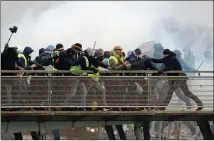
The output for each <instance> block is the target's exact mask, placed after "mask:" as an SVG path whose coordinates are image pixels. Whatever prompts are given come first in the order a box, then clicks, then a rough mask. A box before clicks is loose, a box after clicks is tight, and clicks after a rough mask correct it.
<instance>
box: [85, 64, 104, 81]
mask: <svg viewBox="0 0 214 141" xmlns="http://www.w3.org/2000/svg"><path fill="white" fill-rule="evenodd" d="M97 69H98V72H97V73H95V74H88V77H90V78H91V79H93V80H94V81H99V79H100V73H99V71H100V70H101V67H98V68H97Z"/></svg>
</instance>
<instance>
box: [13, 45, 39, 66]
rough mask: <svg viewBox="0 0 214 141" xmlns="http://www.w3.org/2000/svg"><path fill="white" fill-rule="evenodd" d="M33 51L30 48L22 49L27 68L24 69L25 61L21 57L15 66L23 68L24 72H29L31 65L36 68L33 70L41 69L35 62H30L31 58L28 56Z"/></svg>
mask: <svg viewBox="0 0 214 141" xmlns="http://www.w3.org/2000/svg"><path fill="white" fill-rule="evenodd" d="M33 51H34V50H33V49H32V48H31V47H25V48H24V51H23V54H24V56H25V58H26V59H27V66H26V67H25V60H24V58H23V57H20V58H19V59H18V61H17V65H18V66H20V67H22V68H24V69H25V70H31V69H32V68H31V67H30V66H31V65H33V64H36V65H37V67H36V68H34V69H37V68H38V69H39V68H42V66H41V65H40V64H37V63H35V62H33V61H32V60H31V57H30V56H29V55H30V54H31V53H32V52H33Z"/></svg>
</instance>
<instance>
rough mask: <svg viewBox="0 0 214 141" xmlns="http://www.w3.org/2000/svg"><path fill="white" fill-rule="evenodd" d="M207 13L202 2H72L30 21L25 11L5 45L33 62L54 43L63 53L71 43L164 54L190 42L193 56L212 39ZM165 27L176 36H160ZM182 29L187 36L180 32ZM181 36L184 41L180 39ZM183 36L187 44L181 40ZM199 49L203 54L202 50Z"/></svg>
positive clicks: (4, 35) (207, 7)
mask: <svg viewBox="0 0 214 141" xmlns="http://www.w3.org/2000/svg"><path fill="white" fill-rule="evenodd" d="M38 3H39V2H38ZM40 3H41V4H42V2H40ZM10 10H11V9H10ZM212 10H213V5H212V2H202V1H201V2H154V1H153V2H146V1H141V2H125V1H121V2H113V1H105V2H98V1H96V2H93V1H89V2H86V1H80V2H77V1H73V2H62V3H60V4H59V5H58V6H57V7H56V6H55V7H50V8H49V9H47V10H45V11H44V12H42V13H41V14H40V15H39V16H35V13H34V11H33V10H32V9H31V6H30V5H29V8H28V9H26V10H25V12H24V13H25V14H24V15H21V16H20V20H19V21H15V22H14V23H11V24H14V25H17V26H18V27H19V29H18V33H16V35H14V37H12V40H11V43H10V44H11V45H18V46H19V47H20V48H21V49H23V48H24V47H25V46H31V47H33V48H34V49H35V52H34V54H33V57H35V56H36V55H37V54H38V50H39V48H42V47H47V46H48V45H50V44H52V45H56V44H57V43H59V42H61V43H63V44H64V46H65V47H66V48H68V47H70V46H71V45H72V44H73V43H76V42H80V43H81V44H82V45H83V47H84V48H87V47H91V46H93V43H94V41H95V40H96V41H97V44H96V47H97V48H104V49H105V50H110V49H112V48H113V47H114V46H115V45H120V46H122V47H123V48H124V50H125V51H126V52H127V51H128V50H131V49H134V48H135V47H137V46H139V45H140V44H142V43H143V42H147V41H150V40H155V41H157V42H161V43H162V44H163V45H164V47H166V48H170V49H175V48H181V47H183V46H184V44H188V43H184V44H179V43H181V42H188V41H189V39H190V40H191V41H190V42H191V44H192V45H191V48H193V49H194V51H196V52H195V53H196V54H199V53H200V52H201V51H202V52H203V51H204V48H201V46H203V45H204V44H205V42H207V40H208V38H209V42H213V40H212V37H206V36H208V35H209V34H210V33H208V32H210V31H212V30H213V19H212V18H213V13H212ZM2 20H4V19H2ZM167 22H168V23H167ZM170 22H171V23H172V25H174V26H176V27H178V28H179V29H178V31H177V33H170V32H166V31H165V30H166V29H167V28H169V27H165V25H167V24H168V25H167V26H169V25H170ZM173 22H174V23H173ZM187 26H189V27H191V28H192V29H193V30H194V29H197V27H208V28H207V29H204V32H203V33H198V32H195V31H192V30H191V28H187ZM187 29H190V31H186V30H187ZM208 29H209V30H210V31H208ZM7 30H8V29H2V43H1V48H3V47H4V43H5V42H6V40H7V38H8V36H9V33H8V31H7ZM192 33H193V34H195V36H193V35H192ZM184 34H186V36H183V35H184ZM198 34H201V35H198ZM188 36H189V37H191V38H187V37H188ZM209 36H210V35H209ZM212 36H213V35H212ZM187 39H188V40H187ZM195 41H196V42H195ZM193 42H195V44H193ZM210 46H213V44H211V45H209V49H208V50H211V52H213V51H212V49H211V48H210ZM196 48H197V49H196ZM205 48H208V45H207V46H206V47H205ZM195 49H196V50H195Z"/></svg>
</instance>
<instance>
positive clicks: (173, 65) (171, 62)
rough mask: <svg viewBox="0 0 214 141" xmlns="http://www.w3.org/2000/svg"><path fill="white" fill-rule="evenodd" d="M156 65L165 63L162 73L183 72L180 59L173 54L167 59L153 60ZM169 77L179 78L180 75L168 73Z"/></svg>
mask: <svg viewBox="0 0 214 141" xmlns="http://www.w3.org/2000/svg"><path fill="white" fill-rule="evenodd" d="M151 61H152V62H154V63H163V64H164V65H165V67H164V69H163V70H162V71H182V67H181V64H180V63H179V61H178V59H177V58H176V54H175V53H173V52H171V53H170V54H169V55H168V56H167V57H164V58H162V59H154V58H152V59H151ZM167 75H168V76H179V75H180V74H178V73H168V74H167Z"/></svg>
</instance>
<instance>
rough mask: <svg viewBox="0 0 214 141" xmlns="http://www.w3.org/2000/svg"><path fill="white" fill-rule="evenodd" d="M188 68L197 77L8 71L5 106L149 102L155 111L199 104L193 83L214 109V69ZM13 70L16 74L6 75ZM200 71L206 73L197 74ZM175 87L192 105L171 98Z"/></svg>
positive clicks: (143, 104)
mask: <svg viewBox="0 0 214 141" xmlns="http://www.w3.org/2000/svg"><path fill="white" fill-rule="evenodd" d="M183 72H185V73H188V74H191V75H192V76H191V75H190V76H152V74H155V73H157V71H103V72H101V76H100V80H99V82H95V81H93V80H92V79H91V78H89V77H87V76H71V75H68V74H71V72H70V71H22V72H21V73H22V74H23V73H24V74H25V75H23V76H22V77H20V76H17V75H16V74H17V73H20V71H2V76H1V106H2V107H1V108H49V107H61V108H62V107H67V108H68V107H69V108H72V107H73V108H74V107H75V108H77V107H90V108H93V107H114V108H116V107H117V108H118V107H120V108H123V107H125V108H145V107H146V108H148V110H152V109H153V108H160V107H166V106H167V109H171V108H172V109H173V110H176V109H178V110H184V109H185V108H186V107H188V108H193V109H194V108H196V107H197V105H196V104H195V103H194V102H193V101H192V100H190V98H193V99H194V96H192V95H190V94H189V92H188V89H186V86H185V84H186V82H187V85H188V88H189V90H190V91H191V92H192V93H193V94H194V95H196V96H197V97H198V98H199V99H200V100H201V101H202V103H203V106H204V109H205V110H212V109H213V71H197V72H195V71H183ZM7 73H11V74H12V73H13V74H14V75H10V76H6V74H7ZM167 73H181V72H180V71H170V72H167ZM198 73H200V76H194V75H195V74H198ZM187 79H188V80H187ZM186 80H187V81H186ZM171 82H172V83H173V84H172V85H169V84H171ZM178 85H179V86H181V88H182V90H183V92H182V91H181V89H179V88H178V87H176V86H178ZM172 86H173V88H174V89H173V90H172V89H170V88H172ZM175 90H176V92H175V93H176V95H177V96H179V97H181V98H182V99H184V101H185V102H186V104H184V103H183V102H182V103H181V102H180V101H179V100H178V99H176V97H175V94H173V96H172V99H170V98H169V95H168V93H169V91H173V92H174V91H175ZM186 94H188V95H190V98H188V97H187V96H186ZM167 96H168V98H167ZM166 99H168V100H167V101H166ZM95 101H96V103H95ZM169 102H170V103H169ZM168 103H169V104H168ZM97 104H98V105H97ZM186 105H187V106H186Z"/></svg>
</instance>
